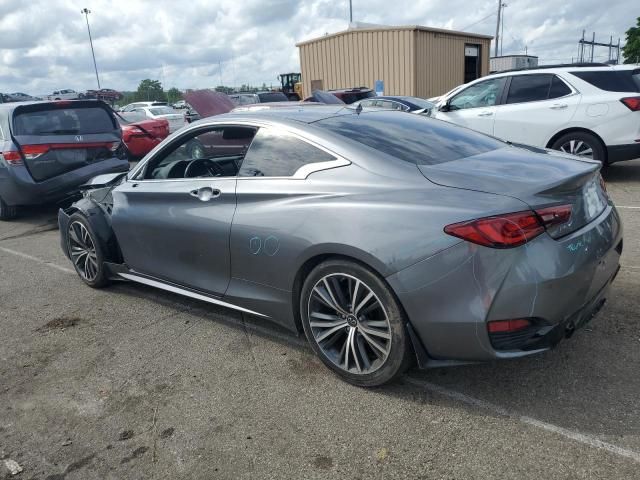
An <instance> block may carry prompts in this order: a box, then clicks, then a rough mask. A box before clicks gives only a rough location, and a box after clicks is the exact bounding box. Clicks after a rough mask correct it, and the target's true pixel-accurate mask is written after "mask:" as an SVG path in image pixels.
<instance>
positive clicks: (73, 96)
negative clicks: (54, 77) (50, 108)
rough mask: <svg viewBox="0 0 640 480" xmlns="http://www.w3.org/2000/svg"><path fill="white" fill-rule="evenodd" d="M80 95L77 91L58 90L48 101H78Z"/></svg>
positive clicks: (49, 96)
mask: <svg viewBox="0 0 640 480" xmlns="http://www.w3.org/2000/svg"><path fill="white" fill-rule="evenodd" d="M78 98H80V95H79V94H78V92H76V91H75V90H69V89H66V90H56V91H55V92H53V93H52V94H51V95H48V96H47V100H77V99H78Z"/></svg>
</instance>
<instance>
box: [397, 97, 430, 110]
mask: <svg viewBox="0 0 640 480" xmlns="http://www.w3.org/2000/svg"><path fill="white" fill-rule="evenodd" d="M401 98H402V99H403V100H406V101H407V102H409V103H413V104H414V105H415V106H417V107H419V108H433V106H434V105H433V103H431V102H428V101H427V100H424V99H423V98H417V97H401Z"/></svg>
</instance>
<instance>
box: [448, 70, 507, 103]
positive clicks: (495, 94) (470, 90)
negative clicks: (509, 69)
mask: <svg viewBox="0 0 640 480" xmlns="http://www.w3.org/2000/svg"><path fill="white" fill-rule="evenodd" d="M504 83H505V78H504V77H500V78H493V79H491V80H485V81H483V82H478V83H474V84H473V85H471V86H470V87H467V88H465V89H464V90H462V91H461V92H460V93H458V94H457V95H455V96H454V97H453V98H452V99H451V101H450V102H449V109H450V110H464V109H467V108H478V107H490V106H493V105H495V104H496V103H498V101H499V98H500V94H501V93H502V88H503V87H504Z"/></svg>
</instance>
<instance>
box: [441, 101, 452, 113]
mask: <svg viewBox="0 0 640 480" xmlns="http://www.w3.org/2000/svg"><path fill="white" fill-rule="evenodd" d="M438 111H439V112H449V111H451V100H447V101H446V102H444V103H443V104H442V105H440V106H439V107H438Z"/></svg>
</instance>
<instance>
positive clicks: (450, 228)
mask: <svg viewBox="0 0 640 480" xmlns="http://www.w3.org/2000/svg"><path fill="white" fill-rule="evenodd" d="M570 218H571V205H556V206H553V207H546V208H542V209H539V210H536V211H532V210H526V211H524V212H515V213H507V214H504V215H495V216H492V217H485V218H479V219H475V220H469V221H466V222H460V223H453V224H451V225H447V226H446V227H444V231H445V233H447V234H449V235H453V236H454V237H458V238H461V239H463V240H466V241H468V242H472V243H476V244H478V245H482V246H484V247H490V248H513V247H519V246H520V245H523V244H525V243H527V242H528V241H529V240H531V239H533V238H535V237H537V236H538V235H540V234H541V233H543V232H544V231H545V229H546V228H551V227H554V226H557V225H560V224H562V223H565V222H567V221H569V219H570Z"/></svg>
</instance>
